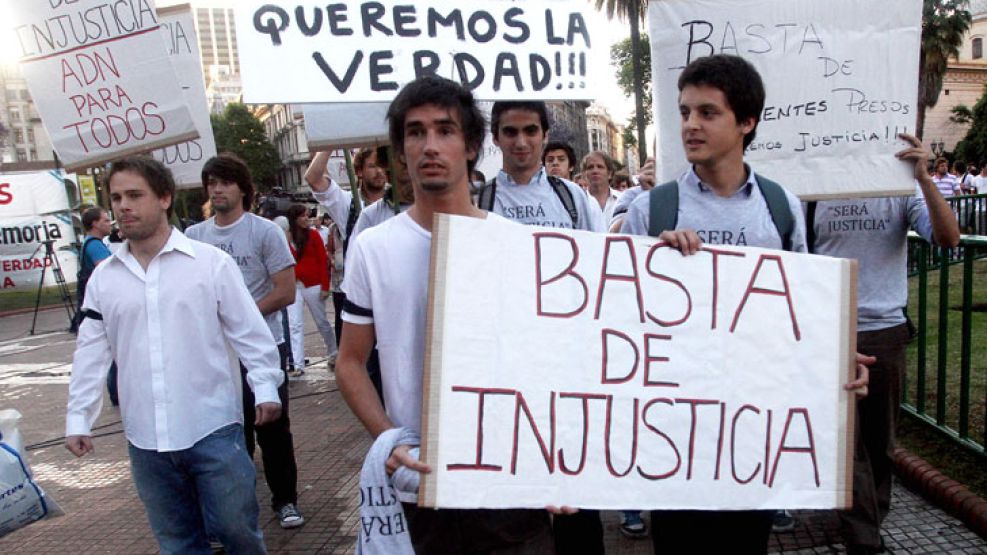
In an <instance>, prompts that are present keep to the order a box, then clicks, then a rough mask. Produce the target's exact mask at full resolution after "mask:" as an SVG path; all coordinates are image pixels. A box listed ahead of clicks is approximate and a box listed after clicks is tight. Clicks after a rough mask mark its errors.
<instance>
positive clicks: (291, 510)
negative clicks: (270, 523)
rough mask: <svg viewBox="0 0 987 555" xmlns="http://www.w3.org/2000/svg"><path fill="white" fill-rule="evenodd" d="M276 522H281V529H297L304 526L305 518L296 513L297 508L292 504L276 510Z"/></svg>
mask: <svg viewBox="0 0 987 555" xmlns="http://www.w3.org/2000/svg"><path fill="white" fill-rule="evenodd" d="M277 513H278V520H280V521H281V527H282V528H298V527H299V526H302V525H303V524H305V517H303V516H302V513H300V512H299V511H298V507H296V506H295V504H294V503H286V504H284V505H281V508H280V509H278V510H277Z"/></svg>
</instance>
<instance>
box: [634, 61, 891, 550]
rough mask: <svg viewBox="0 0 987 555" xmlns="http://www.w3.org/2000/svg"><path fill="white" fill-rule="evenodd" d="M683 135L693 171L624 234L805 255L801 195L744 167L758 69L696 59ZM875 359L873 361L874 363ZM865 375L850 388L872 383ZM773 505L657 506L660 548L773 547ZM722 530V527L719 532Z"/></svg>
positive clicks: (649, 200)
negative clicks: (768, 508)
mask: <svg viewBox="0 0 987 555" xmlns="http://www.w3.org/2000/svg"><path fill="white" fill-rule="evenodd" d="M678 89H679V112H680V114H681V138H682V143H683V147H684V148H685V152H686V158H687V159H688V161H689V163H690V164H691V167H690V168H689V170H688V171H686V172H685V173H684V174H682V176H681V177H679V179H678V180H676V181H672V182H669V183H665V184H663V185H660V186H657V187H655V188H654V189H652V190H651V192H650V193H648V194H647V195H640V196H639V197H638V198H637V199H635V201H634V202H633V204H632V205H631V208H630V210H629V211H628V213H627V217H626V218H625V220H624V223H623V226H622V227H621V231H623V232H624V233H631V234H635V235H652V236H659V237H660V239H661V240H662V241H665V242H667V243H668V244H670V245H671V246H672V247H675V248H678V249H680V250H681V251H682V253H683V254H685V255H691V254H695V253H696V252H698V251H699V248H700V246H701V244H703V243H712V244H724V245H725V244H730V245H745V246H759V247H766V248H775V249H777V248H784V249H785V250H791V251H799V252H804V251H805V248H806V247H805V227H804V223H803V220H802V210H801V205H800V204H799V200H798V199H797V198H796V197H795V195H793V194H791V193H789V192H788V191H786V190H784V189H783V188H782V187H781V186H779V185H777V184H776V183H774V182H772V181H770V180H768V179H766V178H764V177H762V176H759V175H757V174H755V173H754V172H753V170H751V168H750V166H748V165H747V164H745V163H744V149H745V148H746V147H747V145H749V144H750V143H751V141H753V140H754V136H755V133H756V130H757V124H758V121H759V118H760V114H761V111H762V109H763V108H764V97H765V93H764V85H763V84H762V81H761V76H760V75H759V74H758V72H757V70H755V69H754V67H753V66H752V65H751V64H750V63H749V62H747V61H745V60H744V59H742V58H740V57H737V56H729V55H722V54H720V55H714V56H709V57H705V58H700V59H698V60H696V61H693V62H692V63H690V64H689V65H688V66H686V68H685V70H684V71H683V72H682V74H681V75H680V76H679V79H678ZM870 362H872V360H871V361H870ZM862 371H863V373H864V376H863V377H862V378H861V379H858V380H856V381H853V382H851V383H850V384H847V386H845V387H846V388H848V389H860V388H866V384H867V380H866V369H865V368H864V369H862ZM772 515H773V512H772V511H764V510H760V511H652V513H651V522H652V541H653V542H654V549H655V552H656V553H685V552H703V553H766V552H767V548H768V537H769V535H770V533H771V522H772ZM711 532H715V533H711Z"/></svg>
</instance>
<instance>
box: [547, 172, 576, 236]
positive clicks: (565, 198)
mask: <svg viewBox="0 0 987 555" xmlns="http://www.w3.org/2000/svg"><path fill="white" fill-rule="evenodd" d="M546 177H548V183H549V185H551V186H552V189H553V190H554V191H555V194H556V195H557V196H558V197H559V201H561V202H562V207H563V208H565V211H566V212H568V213H569V218H571V219H572V229H577V228H578V227H579V211H578V210H576V199H574V198H572V191H570V190H569V187H566V184H565V182H564V181H562V179H560V178H558V177H555V176H554V175H546Z"/></svg>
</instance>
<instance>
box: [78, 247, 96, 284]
mask: <svg viewBox="0 0 987 555" xmlns="http://www.w3.org/2000/svg"><path fill="white" fill-rule="evenodd" d="M90 241H99V239H97V238H95V237H86V240H85V241H83V242H82V250H80V251H79V259H80V260H79V274H78V277H79V284H80V287H84V286H83V285H82V284H84V283H86V282H87V281H89V276H91V275H93V270H95V269H96V265H95V264H93V263H92V261H91V260H90V259H89V257H87V256H86V248H87V247H88V246H89V242H90Z"/></svg>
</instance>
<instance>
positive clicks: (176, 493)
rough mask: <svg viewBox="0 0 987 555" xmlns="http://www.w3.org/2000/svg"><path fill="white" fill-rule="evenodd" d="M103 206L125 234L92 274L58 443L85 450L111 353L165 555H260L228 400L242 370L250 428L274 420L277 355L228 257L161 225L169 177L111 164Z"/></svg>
mask: <svg viewBox="0 0 987 555" xmlns="http://www.w3.org/2000/svg"><path fill="white" fill-rule="evenodd" d="M109 187H110V199H111V201H112V204H113V212H114V214H116V215H117V221H118V222H119V224H120V228H121V230H122V231H123V232H124V233H125V234H126V236H127V242H126V243H125V245H124V246H123V247H122V248H121V249H120V251H119V252H117V254H115V255H114V256H112V257H110V258H109V259H107V260H106V261H105V262H104V263H103V264H100V265H99V266H98V267H97V268H96V271H94V272H93V275H92V277H91V278H90V281H89V284H88V289H87V294H86V302H85V304H84V305H83V307H82V310H83V311H84V312H85V316H86V317H85V319H84V320H83V323H82V324H81V325H80V327H79V337H78V344H77V346H76V351H75V356H74V358H73V369H72V379H71V382H70V383H69V397H68V413H67V415H66V419H65V420H66V424H65V427H66V432H65V436H66V438H65V446H66V447H67V448H68V449H69V451H71V452H72V453H74V454H75V455H76V456H80V457H81V456H83V455H85V454H86V453H88V452H90V451H92V450H93V444H92V439H91V436H92V425H93V423H94V422H95V420H96V418H97V417H98V416H99V412H100V406H101V404H102V383H103V381H104V380H105V378H106V369H107V368H109V366H110V360H111V359H116V361H117V364H118V366H119V392H120V412H121V417H122V420H123V426H124V432H125V433H126V436H127V440H128V442H129V451H130V465H131V473H132V475H133V477H134V484H135V486H136V487H137V492H138V494H139V495H140V498H141V501H143V503H144V508H145V510H146V511H147V515H148V520H149V521H150V524H151V529H152V530H153V531H154V535H155V537H156V538H157V540H158V544H159V546H160V548H161V551H162V552H163V553H202V554H208V553H211V552H212V551H211V549H210V548H209V541H208V539H207V532H206V529H207V528H208V530H209V531H210V532H211V533H212V534H214V535H215V536H216V537H217V538H218V539H219V540H220V541H221V542H222V543H223V545H224V547H225V548H226V550H227V552H230V553H264V552H265V548H264V542H263V538H262V535H261V532H260V529H259V528H258V526H257V515H258V505H257V496H256V494H255V489H254V488H255V483H256V476H255V472H254V465H253V461H251V460H250V457H248V456H247V451H246V448H245V445H244V439H243V431H242V416H241V415H242V411H241V410H240V407H239V406H238V402H237V400H238V399H239V392H238V390H237V384H238V382H239V380H240V375H239V369H238V368H237V367H236V366H234V365H231V364H230V361H229V357H228V355H227V347H226V346H227V344H229V345H231V346H232V347H233V349H234V350H235V351H236V353H237V355H238V356H239V358H240V360H241V361H242V362H243V364H244V365H245V366H246V367H247V370H248V373H247V382H248V383H249V386H250V388H251V389H253V392H254V396H255V397H256V402H257V405H256V421H255V423H256V424H258V425H260V424H264V423H267V422H271V421H273V420H275V419H277V418H278V416H279V415H280V413H281V404H280V401H279V400H278V391H277V389H278V386H279V385H280V384H281V381H282V372H281V369H280V367H279V363H278V362H279V361H278V350H277V346H276V345H275V343H274V339H273V337H272V336H271V331H270V329H269V328H268V326H267V324H266V322H265V321H264V318H263V317H262V316H261V315H260V312H259V311H258V310H257V308H256V304H255V303H254V301H253V298H251V296H250V293H249V292H248V291H247V287H246V285H244V282H243V279H242V278H241V277H240V273H239V269H238V268H237V265H236V263H235V262H234V261H233V259H232V258H231V257H230V256H229V255H227V254H226V253H224V252H222V251H221V250H219V249H217V248H215V247H213V246H211V245H207V244H205V243H200V242H198V241H193V240H191V239H188V238H187V237H185V236H184V235H182V234H181V233H180V232H178V231H177V230H175V229H172V228H171V227H170V226H169V225H168V217H169V215H170V213H171V207H172V201H173V199H174V194H175V183H174V180H173V179H172V176H171V173H170V172H169V171H168V169H167V168H165V167H164V166H163V165H161V164H160V163H159V162H157V161H155V160H153V159H151V158H139V157H135V158H127V159H124V160H120V161H118V162H115V163H114V164H113V166H112V167H111V169H110V172H109Z"/></svg>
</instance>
